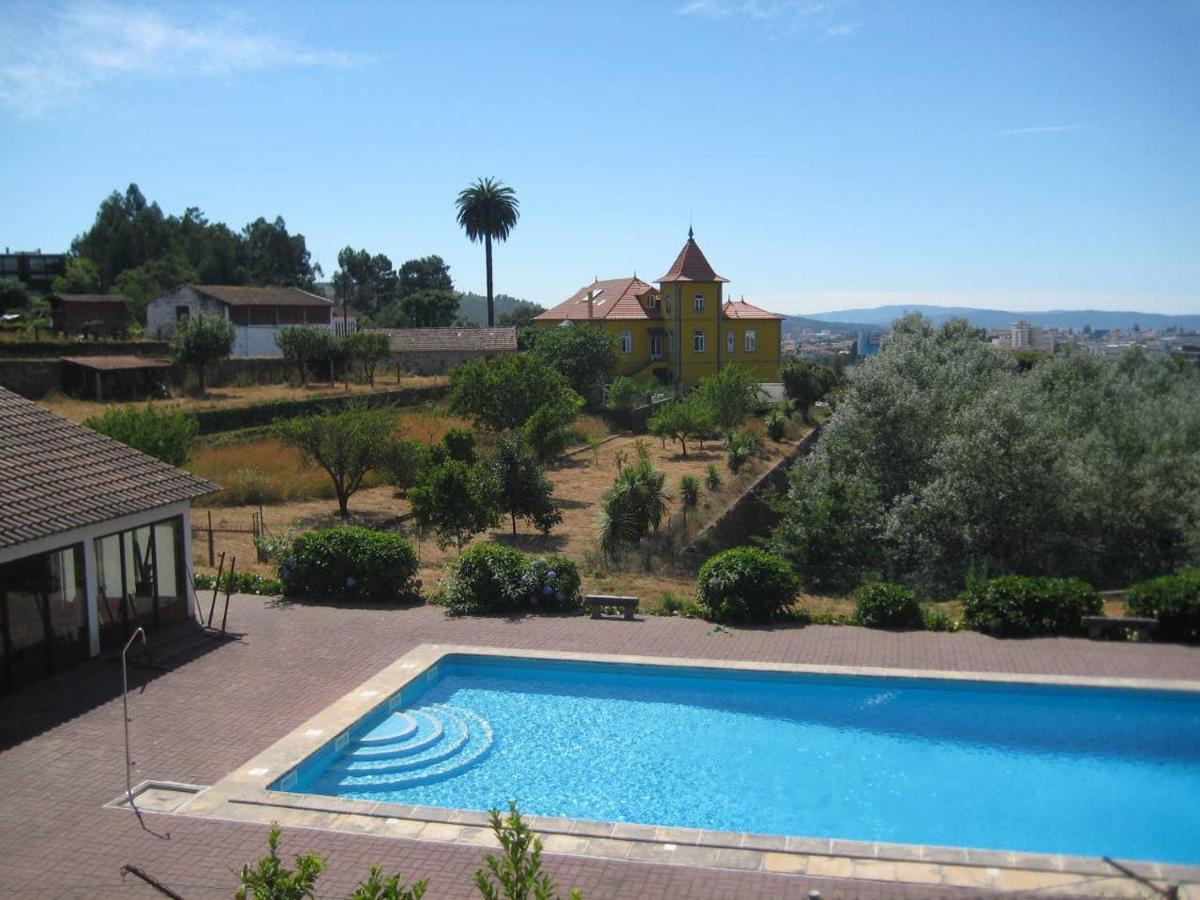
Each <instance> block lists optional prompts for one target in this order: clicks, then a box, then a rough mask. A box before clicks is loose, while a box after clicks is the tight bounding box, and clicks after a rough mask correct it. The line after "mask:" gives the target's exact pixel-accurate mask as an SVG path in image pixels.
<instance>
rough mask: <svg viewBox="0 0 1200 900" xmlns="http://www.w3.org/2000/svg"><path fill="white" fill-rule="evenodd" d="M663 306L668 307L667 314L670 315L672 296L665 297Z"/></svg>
mask: <svg viewBox="0 0 1200 900" xmlns="http://www.w3.org/2000/svg"><path fill="white" fill-rule="evenodd" d="M663 307H664V308H665V309H666V311H667V315H668V316H669V315H670V314H671V298H670V297H663Z"/></svg>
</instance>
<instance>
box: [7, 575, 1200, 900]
mask: <svg viewBox="0 0 1200 900" xmlns="http://www.w3.org/2000/svg"><path fill="white" fill-rule="evenodd" d="M230 618H231V624H232V626H233V627H234V628H236V629H237V630H239V631H242V632H244V633H245V639H244V640H243V641H241V642H233V643H225V644H221V645H209V647H208V648H207V650H206V652H203V653H200V654H198V655H195V656H194V657H193V658H191V659H190V660H189V661H186V662H183V663H182V664H180V665H179V666H178V667H177V668H175V669H174V670H173V671H171V672H168V673H165V674H158V673H154V672H151V671H149V670H135V671H134V674H133V676H132V678H133V681H132V684H133V685H135V686H136V688H137V691H136V692H135V693H133V694H132V695H131V707H132V712H133V718H134V721H133V725H132V729H133V742H134V758H135V759H136V760H137V762H138V766H137V768H136V770H135V772H136V775H135V780H141V779H146V778H151V779H158V780H169V781H182V782H191V783H196V784H205V785H207V784H212V783H214V782H215V781H217V780H218V779H220V778H221V777H222V776H223V775H225V774H227V773H228V772H229V771H230V770H232V769H234V768H235V767H237V766H239V765H240V764H242V763H243V762H245V761H246V760H247V759H249V758H250V757H251V756H253V755H255V754H256V753H258V752H259V751H261V750H262V749H263V748H265V747H266V746H268V745H269V744H271V743H272V742H274V741H276V740H277V739H279V738H280V737H281V736H283V735H284V734H286V733H287V732H288V731H290V730H291V729H292V728H294V727H295V726H296V725H297V724H298V723H299V722H301V721H302V720H304V719H305V718H307V717H309V716H311V715H313V714H314V713H316V712H318V711H320V710H321V709H323V708H324V707H325V706H327V705H328V704H329V703H331V702H332V701H334V700H335V699H337V698H338V697H339V696H341V695H342V694H344V693H345V692H346V691H347V690H349V689H351V688H352V687H354V686H355V685H356V684H358V683H359V682H361V681H363V680H364V679H366V678H367V677H368V676H370V675H371V674H373V673H374V672H376V671H378V670H379V669H381V668H383V667H384V666H385V665H387V664H388V663H390V662H392V661H393V660H394V659H395V658H396V657H397V656H399V655H400V654H402V653H404V652H406V651H407V650H409V649H411V648H412V647H414V646H416V645H417V644H421V643H455V644H479V645H488V646H502V647H527V648H535V649H540V648H547V649H555V650H563V651H588V652H620V653H635V654H644V655H652V656H653V655H658V656H674V657H705V658H714V659H741V660H767V661H779V662H795V663H814V664H825V665H872V666H886V667H897V668H927V669H947V670H974V671H993V672H1012V673H1031V674H1060V675H1093V676H1115V677H1134V678H1192V679H1195V678H1200V648H1188V647H1181V646H1175V645H1153V644H1148V645H1137V644H1127V643H1094V642H1090V641H1086V640H1078V639H1060V638H1046V639H1037V640H1022V641H997V640H993V639H990V638H986V637H982V636H980V635H975V634H927V633H910V634H891V633H886V632H875V631H868V630H865V629H859V628H836V627H823V626H813V627H809V628H804V629H797V628H780V629H756V630H746V631H743V630H737V631H734V632H733V633H730V634H723V633H710V626H709V625H708V624H707V623H704V622H699V621H687V620H679V619H656V618H648V619H646V620H644V621H640V622H637V623H628V622H622V621H619V620H613V621H593V620H591V619H587V618H583V617H580V618H570V619H516V620H508V619H446V618H445V617H444V616H443V615H442V613H441V611H440V610H438V609H435V608H429V607H424V608H416V609H409V610H377V609H336V608H332V607H327V606H316V605H301V604H276V603H273V602H271V601H265V600H262V599H260V598H254V597H235V600H234V604H233V609H232V611H231V614H230ZM120 682H121V675H120V668H119V666H118V665H116V664H115V663H113V662H112V661H108V660H97V661H93V662H91V663H88V664H86V665H84V666H82V667H80V668H78V669H75V670H72V671H70V672H68V673H65V674H63V675H61V676H58V677H56V678H52V679H48V680H47V681H44V682H42V683H40V684H37V685H34V686H32V687H30V688H27V689H25V690H22V691H18V692H16V693H15V694H11V695H8V696H5V697H2V698H0V892H3V893H4V894H5V895H8V896H28V897H55V898H59V897H97V896H111V897H126V896H132V897H157V896H160V895H158V894H156V893H155V892H153V891H152V890H150V889H149V888H147V887H144V886H143V885H141V884H140V882H137V881H136V880H135V879H133V878H132V877H129V876H127V877H126V878H125V880H124V881H123V880H122V877H121V875H120V869H121V866H122V865H125V864H132V865H135V866H138V867H140V868H142V869H144V870H145V871H147V872H149V873H150V874H151V875H153V876H154V877H156V878H158V879H160V880H161V881H164V882H165V883H167V884H168V885H170V886H171V887H173V888H174V889H175V890H177V891H178V892H179V893H181V894H182V895H184V896H185V897H188V898H191V897H229V896H230V895H231V894H232V891H233V889H234V887H235V885H236V877H235V872H236V870H237V869H238V868H239V867H240V865H241V864H242V863H243V862H245V861H249V860H252V859H255V858H257V857H258V855H260V853H261V852H262V850H263V848H264V846H265V835H264V833H263V830H262V829H261V828H259V827H251V826H245V825H238V824H233V823H221V822H211V821H202V820H196V819H186V818H182V817H173V816H162V815H152V814H147V815H146V816H145V825H146V829H143V828H142V827H141V826H139V824H138V820H137V818H136V817H135V816H133V815H132V814H130V813H129V812H123V811H117V810H110V809H103V808H102V804H104V803H105V802H107V801H109V800H111V799H113V798H115V797H116V796H117V795H118V794H120V793H121V792H122V791H123V790H124V772H123V768H124V758H123V749H122V729H121V697H120ZM308 849H311V850H314V851H315V852H317V853H319V854H321V855H323V856H327V857H330V859H331V863H330V868H329V870H328V871H327V873H326V874H325V875H324V876H323V878H322V881H321V882H320V884H321V886H322V896H330V897H338V896H344V895H345V893H346V892H347V891H348V890H349V889H350V888H351V886H352V885H353V884H354V882H355V881H357V880H358V878H360V877H362V875H364V874H365V872H366V870H367V866H368V865H369V864H370V863H372V862H378V863H382V864H383V865H384V866H385V868H386V869H387V870H388V871H395V870H399V871H402V872H403V873H404V874H405V876H406V877H409V878H417V877H424V878H428V879H430V881H431V890H430V893H429V894H428V896H430V897H434V898H440V897H463V898H466V897H472V896H475V895H474V894H473V891H474V889H473V888H472V887H471V884H470V877H471V873H472V872H473V871H474V870H475V869H476V868H477V867H478V866H479V865H480V862H481V856H482V854H481V853H480V852H478V851H475V850H473V849H471V848H464V847H456V846H450V845H445V844H437V843H431V842H425V841H410V840H398V839H397V840H380V839H376V838H366V837H361V836H353V835H345V834H333V833H330V832H323V831H295V832H290V833H287V834H285V836H284V842H283V850H284V852H285V854H287V853H294V852H299V851H302V850H308ZM547 861H548V864H549V867H550V869H551V871H552V873H553V874H554V877H555V878H556V879H557V880H558V882H559V883H560V884H561V885H563V886H579V887H580V888H582V889H583V891H584V893H585V896H587V897H588V898H589V900H598V898H616V897H620V898H634V897H646V898H660V897H662V898H665V897H679V898H698V900H703V898H724V897H762V898H776V897H797V898H799V897H804V896H805V895H806V894H807V892H808V891H809V890H811V889H812V888H814V887H816V888H819V889H820V890H821V891H822V892H823V895H824V896H825V897H914V898H915V897H942V896H944V897H959V896H968V895H970V896H977V893H971V894H968V893H967V892H962V891H956V890H952V889H948V888H944V889H940V890H938V889H930V888H928V887H920V888H904V887H899V886H895V885H889V884H886V883H878V882H861V881H860V882H851V881H846V880H840V879H819V878H808V877H797V878H785V877H781V876H771V875H765V874H760V873H752V872H735V871H714V870H702V869H689V868H686V867H681V866H663V865H652V864H644V863H632V862H621V861H607V860H599V859H585V858H579V857H570V856H550V855H548V856H547Z"/></svg>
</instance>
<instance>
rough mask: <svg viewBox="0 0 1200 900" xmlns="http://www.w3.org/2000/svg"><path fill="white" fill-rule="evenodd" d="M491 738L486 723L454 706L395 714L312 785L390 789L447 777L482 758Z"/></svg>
mask: <svg viewBox="0 0 1200 900" xmlns="http://www.w3.org/2000/svg"><path fill="white" fill-rule="evenodd" d="M492 741H493V735H492V729H491V726H490V725H489V724H488V723H487V721H486V720H484V719H483V718H481V717H480V716H479V715H477V714H476V713H473V712H471V711H470V710H466V709H462V708H460V707H457V706H450V705H446V704H430V705H428V706H422V707H417V708H415V709H411V710H407V711H405V712H398V713H393V714H392V715H391V716H389V717H388V718H387V719H385V720H384V721H383V722H382V723H380V724H379V725H377V726H376V727H375V728H373V729H371V731H369V732H367V733H366V734H365V735H363V736H362V737H360V738H356V739H355V740H354V741H352V742H351V743H350V744H349V745H348V746H347V747H346V748H345V749H344V750H343V751H342V752H341V754H340V755H339V756H338V759H337V760H335V761H334V763H333V764H332V765H330V767H329V768H328V769H327V770H326V771H325V772H323V773H322V774H321V775H320V776H319V777H318V778H317V782H316V784H314V785H313V787H314V788H315V789H316V790H318V791H320V790H324V789H341V791H344V790H345V789H346V788H355V789H358V790H360V791H364V792H369V791H393V790H396V789H397V788H404V787H411V786H413V785H417V784H425V783H427V782H430V781H435V780H440V779H443V778H449V777H451V776H453V775H457V774H458V773H459V772H462V771H464V770H465V769H467V768H469V767H470V766H472V765H474V764H475V763H476V762H478V761H479V760H480V759H482V758H483V757H484V756H485V755H486V754H487V752H488V751H489V750H490V749H491V747H492Z"/></svg>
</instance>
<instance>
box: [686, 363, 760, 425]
mask: <svg viewBox="0 0 1200 900" xmlns="http://www.w3.org/2000/svg"><path fill="white" fill-rule="evenodd" d="M695 396H697V397H698V398H699V402H700V403H703V404H704V405H706V406H707V407H708V408H709V410H711V411H712V418H713V424H714V425H715V426H716V427H717V428H718V429H720V430H721V431H722V432H725V433H728V432H730V431H732V430H733V429H734V428H737V427H738V426H739V425H741V424H743V423H744V422H745V421H746V420H747V419H748V418H750V416H751V414H753V412H754V407H755V405H756V404H757V403H758V382H757V381H755V380H754V376H753V375H751V374H750V373H749V372H748V371H746V370H745V369H743V368H741V367H739V366H737V365H732V364H731V365H728V366H726V367H725V368H723V369H721V371H720V372H717V373H716V374H713V375H708V376H706V377H704V378H702V379H700V384H699V385H698V386H697V387H696V391H695Z"/></svg>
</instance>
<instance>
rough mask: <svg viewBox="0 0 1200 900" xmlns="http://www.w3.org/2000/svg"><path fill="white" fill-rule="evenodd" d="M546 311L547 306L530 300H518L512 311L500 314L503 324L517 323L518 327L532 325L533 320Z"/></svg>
mask: <svg viewBox="0 0 1200 900" xmlns="http://www.w3.org/2000/svg"><path fill="white" fill-rule="evenodd" d="M545 311H546V307H544V306H542V305H541V304H540V303H534V302H532V301H530V300H518V301H517V305H516V306H515V307H513V310H512V312H506V313H503V314H502V315H501V316H500V324H501V325H515V326H517V328H524V327H526V326H532V325H533V320H534V319H535V318H536V317H537V316H540V315H541V314H542V313H544V312H545Z"/></svg>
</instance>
